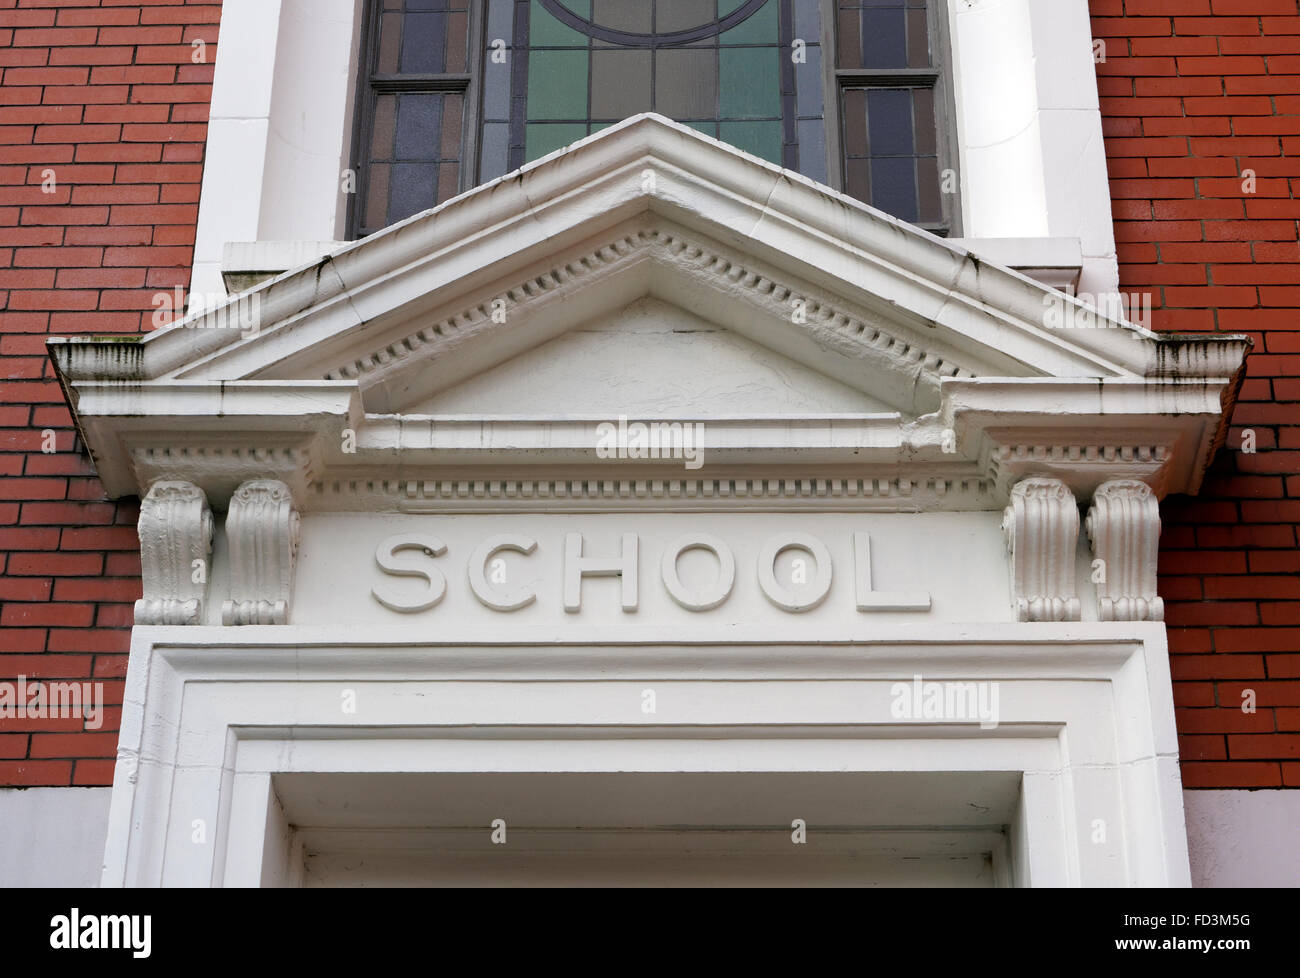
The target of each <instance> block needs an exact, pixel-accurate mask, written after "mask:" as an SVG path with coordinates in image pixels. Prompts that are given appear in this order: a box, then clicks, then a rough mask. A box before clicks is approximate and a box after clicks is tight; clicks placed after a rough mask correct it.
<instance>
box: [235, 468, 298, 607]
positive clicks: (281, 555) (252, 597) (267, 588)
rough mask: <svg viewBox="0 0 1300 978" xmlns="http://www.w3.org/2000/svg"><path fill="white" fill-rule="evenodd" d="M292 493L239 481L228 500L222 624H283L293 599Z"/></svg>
mask: <svg viewBox="0 0 1300 978" xmlns="http://www.w3.org/2000/svg"><path fill="white" fill-rule="evenodd" d="M300 532H301V530H300V523H299V519H298V511H297V510H296V509H295V508H294V504H293V494H292V493H291V492H290V490H289V487H288V486H286V485H285V484H284V483H283V482H278V481H276V480H274V479H257V480H254V481H251V482H245V483H244V484H243V485H242V486H240V487H239V488H238V489H237V490H235V494H234V496H232V497H231V500H230V511H229V512H228V513H227V515H226V537H227V540H228V542H229V546H230V595H231V597H230V600H229V601H226V602H225V603H224V604H223V605H222V607H221V622H222V624H223V625H284V624H286V623H287V622H288V620H289V603H290V601H291V600H292V597H293V574H294V565H295V563H296V561H297V559H298V540H299V535H300Z"/></svg>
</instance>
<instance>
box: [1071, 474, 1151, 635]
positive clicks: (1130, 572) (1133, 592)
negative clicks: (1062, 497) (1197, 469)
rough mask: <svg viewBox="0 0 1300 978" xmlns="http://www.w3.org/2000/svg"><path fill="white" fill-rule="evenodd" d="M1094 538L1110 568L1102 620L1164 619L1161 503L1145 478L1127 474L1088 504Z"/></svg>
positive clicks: (1102, 588) (1100, 602)
mask: <svg viewBox="0 0 1300 978" xmlns="http://www.w3.org/2000/svg"><path fill="white" fill-rule="evenodd" d="M1087 526H1088V539H1089V540H1091V541H1092V552H1093V555H1094V556H1096V558H1097V559H1098V560H1101V561H1103V565H1102V566H1103V567H1104V568H1105V571H1106V574H1105V577H1104V579H1103V580H1102V582H1101V583H1099V584H1098V585H1097V616H1098V617H1099V618H1100V619H1101V620H1102V621H1163V620H1164V617H1165V603H1164V601H1162V600H1161V599H1160V597H1159V596H1158V595H1157V594H1156V558H1157V556H1158V554H1159V550H1160V504H1159V502H1157V500H1156V494H1155V493H1154V492H1152V491H1151V487H1150V486H1148V485H1147V484H1146V483H1145V482H1138V481H1136V480H1129V479H1121V480H1117V481H1115V482H1107V483H1106V484H1105V485H1103V486H1101V487H1100V488H1098V489H1097V492H1096V494H1095V495H1094V496H1093V500H1092V508H1091V509H1089V510H1088V523H1087Z"/></svg>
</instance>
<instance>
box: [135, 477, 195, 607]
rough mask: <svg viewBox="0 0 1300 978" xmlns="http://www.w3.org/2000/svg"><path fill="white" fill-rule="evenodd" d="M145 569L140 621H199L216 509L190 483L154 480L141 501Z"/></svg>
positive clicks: (141, 544) (141, 568) (141, 554)
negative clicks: (213, 514)
mask: <svg viewBox="0 0 1300 978" xmlns="http://www.w3.org/2000/svg"><path fill="white" fill-rule="evenodd" d="M139 534H140V570H141V577H142V578H143V583H144V597H142V598H141V599H140V600H139V601H137V602H136V603H135V623H136V624H137V625H199V624H202V622H203V601H204V599H205V598H206V597H207V593H208V570H209V559H208V555H209V554H211V553H212V511H211V510H210V509H208V499H207V497H206V496H205V495H204V494H203V490H202V489H200V488H199V487H198V486H196V485H194V484H193V483H190V482H179V481H174V480H164V481H160V482H155V483H154V484H153V485H152V486H150V487H149V491H148V493H146V494H145V497H144V499H143V500H141V502H140V525H139Z"/></svg>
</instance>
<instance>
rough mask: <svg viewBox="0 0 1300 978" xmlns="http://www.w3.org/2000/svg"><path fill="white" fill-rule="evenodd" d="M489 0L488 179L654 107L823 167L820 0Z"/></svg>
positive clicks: (814, 169) (817, 175) (808, 169)
mask: <svg viewBox="0 0 1300 978" xmlns="http://www.w3.org/2000/svg"><path fill="white" fill-rule="evenodd" d="M488 6H489V13H488V25H489V26H488V31H487V35H488V37H487V44H488V47H489V50H488V58H487V62H486V64H485V72H484V84H483V92H484V112H483V143H482V157H481V160H482V163H481V170H480V176H481V177H482V179H484V180H487V179H491V178H492V177H495V176H499V175H501V174H502V173H505V172H507V171H509V170H511V169H514V168H516V167H519V166H522V165H523V164H524V163H527V162H529V161H530V160H534V159H537V158H539V157H541V156H545V155H546V154H547V153H550V152H552V151H554V150H556V149H559V148H561V147H563V146H566V145H568V144H569V143H571V142H573V141H575V140H578V139H581V138H583V137H584V136H588V135H590V134H591V133H594V132H598V131H599V130H601V129H603V128H605V127H606V126H610V125H613V124H614V123H616V122H619V121H620V120H622V119H625V118H627V117H628V116H631V115H636V114H637V113H638V112H650V111H654V112H659V113H660V114H662V115H666V116H668V117H669V118H672V119H676V120H677V121H679V122H683V123H685V124H687V125H689V126H692V127H693V128H695V129H698V130H699V131H701V132H703V133H706V134H708V135H710V136H713V137H715V138H718V139H722V140H724V141H725V142H728V143H731V144H733V145H735V146H738V147H739V148H741V149H743V150H746V151H747V152H750V153H753V154H754V155H756V156H760V157H762V158H763V159H766V160H769V161H771V162H773V163H777V164H779V165H782V166H785V167H788V168H790V169H796V170H799V171H801V172H803V173H805V174H807V175H808V176H811V177H813V178H814V179H817V180H822V181H824V180H825V179H826V154H825V137H824V132H823V128H824V122H823V102H822V90H823V87H824V79H823V74H822V61H821V36H822V31H821V12H820V0H488ZM506 39H508V45H507V47H508V57H507V58H506V59H504V60H494V58H493V56H492V54H493V49H494V48H495V49H496V50H500V48H501V46H500V45H499V43H498V42H499V40H506ZM796 39H797V41H798V44H797V45H796V43H795V42H796ZM507 64H508V65H509V68H508V70H507V67H506V66H507ZM497 69H499V70H497ZM804 147H807V148H806V149H804Z"/></svg>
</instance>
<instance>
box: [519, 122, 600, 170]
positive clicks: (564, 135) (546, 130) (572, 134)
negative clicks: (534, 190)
mask: <svg viewBox="0 0 1300 978" xmlns="http://www.w3.org/2000/svg"><path fill="white" fill-rule="evenodd" d="M586 135H587V125H586V123H583V122H542V123H537V122H532V123H529V124H528V127H527V129H526V130H525V133H524V155H525V156H526V157H527V158H528V161H529V162H531V161H533V160H535V159H539V158H540V157H543V156H545V155H546V154H547V153H553V152H555V151H556V150H557V149H563V148H564V147H565V146H568V145H569V143H575V142H577V141H578V140H579V139H582V138H584V137H585V136H586Z"/></svg>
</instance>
